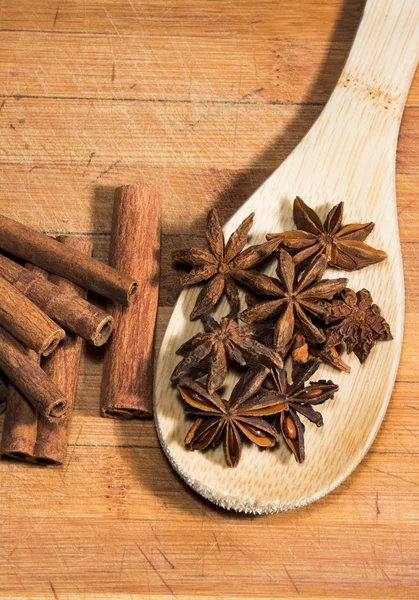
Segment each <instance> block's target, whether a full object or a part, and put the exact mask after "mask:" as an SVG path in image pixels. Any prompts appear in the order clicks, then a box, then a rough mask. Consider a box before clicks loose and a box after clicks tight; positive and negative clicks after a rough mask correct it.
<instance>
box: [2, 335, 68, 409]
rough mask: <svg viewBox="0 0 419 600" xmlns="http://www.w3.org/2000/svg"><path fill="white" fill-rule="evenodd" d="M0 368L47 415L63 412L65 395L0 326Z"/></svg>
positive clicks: (36, 407) (33, 404)
mask: <svg viewBox="0 0 419 600" xmlns="http://www.w3.org/2000/svg"><path fill="white" fill-rule="evenodd" d="M0 369H1V370H2V371H3V372H4V373H5V375H6V376H7V377H8V378H9V379H10V381H12V383H14V385H15V386H16V387H17V388H18V390H19V391H20V392H21V393H22V394H23V396H25V398H26V399H27V400H28V401H29V402H30V403H31V404H32V406H33V407H34V408H35V409H36V410H38V411H39V412H40V413H41V414H42V415H44V416H45V417H46V418H47V419H50V420H54V419H59V418H60V417H62V416H63V415H64V414H65V411H66V406H67V398H66V397H65V395H64V394H63V393H62V392H61V391H60V390H59V389H57V388H56V387H55V386H54V384H53V383H52V382H51V380H50V379H49V377H47V375H45V373H44V371H43V370H42V369H41V367H40V366H39V365H37V364H36V362H34V361H33V360H31V359H30V358H28V356H27V354H26V350H25V348H24V346H22V344H20V343H19V342H18V341H17V340H15V338H14V337H13V336H11V335H10V333H8V332H7V331H6V330H5V329H3V328H2V327H0Z"/></svg>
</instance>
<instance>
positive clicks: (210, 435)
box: [178, 367, 284, 467]
mask: <svg viewBox="0 0 419 600" xmlns="http://www.w3.org/2000/svg"><path fill="white" fill-rule="evenodd" d="M267 372H268V369H267V368H265V367H261V368H260V369H258V370H256V371H248V372H247V373H246V375H244V376H243V377H242V378H241V379H240V380H239V381H238V382H237V384H236V386H235V387H234V389H233V391H232V393H231V396H230V400H228V401H227V400H223V399H222V398H221V397H220V396H219V395H218V394H217V393H216V392H213V393H212V394H210V393H209V392H208V391H207V390H206V389H205V388H204V387H203V386H202V385H201V384H199V383H198V382H196V381H193V380H192V379H185V380H183V381H181V382H180V383H179V385H178V389H179V391H180V393H181V396H182V398H183V400H184V402H185V403H186V412H187V414H189V415H191V416H193V417H194V418H195V421H194V423H193V425H192V427H191V428H190V429H189V431H188V433H187V435H186V438H185V444H186V445H187V446H188V447H189V448H190V449H191V450H205V449H207V448H209V447H210V446H217V445H218V444H219V443H221V441H223V445H224V454H225V458H226V461H227V464H228V465H229V466H230V467H236V466H237V465H238V463H239V460H240V456H241V450H242V446H243V438H245V439H247V440H249V441H250V442H253V443H255V444H257V445H258V446H260V447H262V448H272V447H273V446H275V444H276V443H277V441H278V439H279V438H278V434H277V432H276V430H275V428H274V427H273V426H272V425H271V424H270V423H268V421H266V420H265V419H264V418H263V417H265V416H268V415H272V414H276V413H278V412H279V411H281V410H283V407H284V403H283V401H282V400H280V399H278V398H275V400H273V401H272V400H271V399H270V398H269V399H258V398H257V397H255V396H254V395H255V394H256V393H257V392H258V391H259V389H260V387H261V385H262V383H263V381H264V379H265V377H266V374H267Z"/></svg>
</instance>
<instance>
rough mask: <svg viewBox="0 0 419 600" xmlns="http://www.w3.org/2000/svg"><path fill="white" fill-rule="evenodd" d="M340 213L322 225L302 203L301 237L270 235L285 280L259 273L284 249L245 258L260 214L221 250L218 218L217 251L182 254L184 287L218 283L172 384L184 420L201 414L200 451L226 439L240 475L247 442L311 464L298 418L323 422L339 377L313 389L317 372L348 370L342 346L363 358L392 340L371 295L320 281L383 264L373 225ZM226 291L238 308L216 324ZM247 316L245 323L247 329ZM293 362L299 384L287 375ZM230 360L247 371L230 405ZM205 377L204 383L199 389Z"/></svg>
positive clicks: (205, 293) (199, 311)
mask: <svg viewBox="0 0 419 600" xmlns="http://www.w3.org/2000/svg"><path fill="white" fill-rule="evenodd" d="M342 214H343V203H341V204H339V205H337V206H335V207H334V208H333V209H332V210H331V211H330V212H329V214H328V216H327V218H326V220H325V222H324V223H323V224H322V223H321V222H320V220H319V218H318V216H317V215H316V213H315V212H314V211H312V210H311V209H310V208H309V207H308V206H307V205H306V204H305V203H304V202H303V201H302V200H301V199H300V198H297V199H296V201H295V203H294V219H295V222H296V224H297V227H299V230H297V231H293V232H285V234H275V235H274V234H270V235H269V236H268V238H271V239H269V242H272V241H275V240H276V242H277V243H281V242H282V243H283V245H284V246H285V247H287V248H288V250H289V252H288V251H286V250H285V249H284V248H280V249H279V250H278V251H277V257H278V265H277V270H276V273H277V276H278V278H274V277H268V275H266V274H264V273H260V272H259V271H257V270H254V269H252V268H251V267H253V266H256V265H257V264H258V263H259V262H261V261H260V260H259V259H255V256H257V255H258V256H259V258H260V257H262V255H263V256H264V257H266V256H268V255H269V254H271V253H272V252H274V251H275V247H268V249H267V247H266V246H264V245H263V244H262V245H261V246H257V247H251V248H249V249H247V250H243V248H244V245H245V243H246V238H247V234H248V232H249V230H250V227H251V223H252V220H253V215H250V217H248V219H246V220H245V221H244V222H243V223H242V225H241V226H240V227H239V229H238V230H237V231H236V232H235V233H234V234H233V235H232V236H231V238H230V240H229V242H228V243H227V246H226V247H225V248H224V238H223V235H222V231H221V226H220V223H219V221H218V217H217V214H216V212H214V211H211V212H210V215H209V218H208V227H207V239H208V243H209V246H210V249H211V254H210V253H208V252H205V251H202V250H199V249H192V250H186V251H181V252H179V253H177V254H176V255H175V258H176V259H177V260H178V261H180V262H184V263H187V264H190V265H191V266H192V267H193V269H192V271H191V272H190V273H189V274H188V275H187V276H186V277H185V279H184V283H185V284H187V285H188V284H189V285H190V284H193V283H198V282H201V281H206V280H210V281H209V283H208V284H206V286H205V287H204V288H203V289H202V290H201V293H200V295H199V297H198V300H197V303H196V305H195V308H194V310H193V311H192V315H191V319H194V318H196V317H197V316H201V321H202V324H203V327H204V332H199V333H197V334H196V335H195V336H193V337H192V338H191V339H190V340H188V341H187V342H185V343H184V344H183V345H182V346H181V347H180V348H179V349H178V351H177V354H179V355H180V356H182V357H183V358H182V360H181V361H180V362H179V363H178V365H177V366H176V368H175V370H174V371H173V373H172V377H171V379H172V382H173V383H175V384H177V387H178V389H179V392H180V395H181V398H182V399H183V405H184V408H185V412H186V414H187V415H188V416H190V417H193V418H194V422H193V424H192V426H191V427H190V429H189V431H188V433H187V435H186V438H185V444H186V446H187V447H188V448H190V449H191V450H205V449H207V448H209V447H210V446H216V445H218V444H219V443H221V440H223V441H224V453H225V457H226V461H227V464H228V465H229V466H231V467H235V466H237V464H238V462H239V459H240V455H241V449H242V445H243V439H247V440H250V441H252V442H254V443H256V444H258V445H260V446H263V447H265V448H273V447H275V446H276V444H277V442H278V441H279V440H278V435H280V436H282V437H283V438H284V440H285V443H286V444H287V446H288V447H289V449H290V450H291V451H292V453H293V454H294V457H295V459H296V461H297V462H299V463H302V462H303V461H304V458H305V441H304V432H305V425H304V423H303V421H302V420H301V419H302V417H304V418H305V419H307V420H309V421H311V422H312V423H314V424H316V425H317V426H318V427H320V426H322V425H323V417H322V415H321V413H320V412H319V411H317V410H315V409H314V408H313V407H314V406H318V405H320V404H323V403H324V402H326V401H327V400H329V399H331V398H333V397H334V395H335V393H336V392H337V391H338V386H337V385H336V384H335V383H333V382H332V381H330V380H324V379H320V380H319V381H317V382H309V380H310V378H311V377H312V375H314V373H315V372H316V371H317V369H318V367H319V365H320V364H321V363H325V364H327V365H330V366H332V367H333V368H335V369H338V370H340V371H344V372H347V373H349V372H350V370H351V369H350V367H349V365H347V364H346V363H345V362H344V360H343V359H342V357H341V353H342V351H343V348H344V344H345V343H346V349H347V351H348V352H349V353H350V352H352V351H353V352H355V354H356V355H357V356H358V358H359V359H360V360H361V362H363V361H364V360H366V358H367V356H368V355H369V352H370V351H371V349H372V347H373V346H374V345H375V343H376V342H377V341H380V340H385V339H391V333H390V328H389V325H388V323H387V322H386V321H385V320H384V318H383V317H382V315H381V311H380V309H379V308H378V306H377V305H375V304H373V303H372V298H371V295H370V293H369V292H368V291H367V290H361V291H360V292H358V294H355V293H354V292H353V291H352V290H350V289H347V288H346V285H347V283H348V279H346V278H343V277H341V278H338V279H322V278H323V276H324V273H325V270H326V268H327V265H328V264H331V265H333V266H336V267H338V268H342V269H344V268H345V269H347V270H353V269H359V268H362V267H364V266H367V265H369V264H373V263H375V262H379V261H380V260H383V259H384V258H385V256H386V255H385V253H384V252H381V251H380V250H375V249H374V248H371V247H370V246H368V245H367V244H365V243H364V240H365V238H366V237H367V235H368V234H369V233H370V231H371V230H372V228H373V226H374V225H373V223H367V224H365V225H348V226H346V227H341V222H342ZM262 247H263V252H261V251H260V248H262ZM232 248H234V251H233V250H232ZM255 249H257V250H255ZM245 258H248V259H249V260H246V259H245ZM308 259H311V260H308ZM214 282H215V283H214ZM236 282H239V283H241V284H242V285H244V286H246V288H248V289H249V290H250V291H251V293H248V294H246V303H247V306H248V308H246V309H245V310H244V311H243V312H242V313H241V314H240V315H237V311H238V308H239V304H240V302H239V296H238V291H237V286H236ZM232 283H233V284H234V287H232V285H231V284H232ZM224 291H226V295H227V299H228V301H229V303H230V306H231V311H230V313H229V315H228V316H226V317H223V318H221V320H220V322H217V321H216V320H215V319H213V318H212V317H210V316H208V315H206V313H207V312H208V311H209V310H210V309H211V308H212V307H213V306H215V305H216V303H217V302H218V300H219V299H220V297H221V295H222V293H223V292H224ZM204 315H205V316H204ZM239 318H240V319H241V320H242V321H244V322H245V323H246V324H245V325H242V324H239V321H238V319H239ZM313 357H314V358H313ZM289 362H291V368H290V369H289V370H290V371H291V376H292V383H289V382H288V377H287V371H286V369H288V368H289ZM230 363H234V364H235V365H236V366H237V368H239V369H240V368H241V369H242V370H243V369H246V370H245V372H244V374H243V375H242V376H241V378H240V380H239V381H238V383H237V384H236V386H235V388H234V389H233V392H232V394H231V397H230V399H229V400H224V399H222V398H221V396H220V395H218V394H217V392H216V390H218V389H219V388H220V387H221V386H222V385H223V384H224V382H225V381H226V377H227V374H228V370H229V366H230ZM203 378H205V384H204V383H202V382H199V381H198V380H199V379H203ZM306 384H307V385H306ZM272 427H274V428H275V429H276V432H277V434H278V435H276V436H275V435H274V433H273V430H272Z"/></svg>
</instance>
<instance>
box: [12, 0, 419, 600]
mask: <svg viewBox="0 0 419 600" xmlns="http://www.w3.org/2000/svg"><path fill="white" fill-rule="evenodd" d="M362 7H363V1H360V0H299V1H298V2H297V1H295V0H293V1H292V0H281V1H279V0H263V1H262V0H259V1H255V0H182V1H176V0H171V1H168V0H84V1H82V0H49V1H48V0H38V1H37V2H34V1H33V0H6V1H5V2H3V4H2V6H1V7H0V29H1V35H0V90H1V98H0V127H1V138H0V157H1V169H0V211H1V212H2V213H4V214H6V215H8V216H11V217H14V218H16V219H19V220H20V221H22V222H24V223H27V224H29V225H36V226H38V227H40V228H41V229H43V230H44V231H47V232H48V233H51V234H58V233H74V234H76V233H77V234H78V235H84V236H89V237H91V238H92V239H93V241H94V246H95V254H96V256H98V257H100V258H102V259H103V260H106V257H107V250H108V243H109V228H110V216H111V209H112V200H113V192H114V189H115V187H116V186H118V185H121V184H126V183H130V182H132V181H135V180H140V181H143V182H144V183H146V184H148V185H154V186H158V187H159V188H160V189H161V191H162V193H163V239H162V273H163V276H162V286H161V295H160V311H159V321H158V331H157V338H158V341H159V340H160V339H161V337H162V334H163V331H164V328H165V325H166V323H167V320H168V317H169V315H170V311H171V307H172V305H173V303H174V301H175V298H176V295H177V293H178V289H177V284H176V274H175V273H174V272H172V270H171V267H170V255H171V252H172V250H173V249H175V248H179V247H185V246H187V245H190V244H191V243H194V244H195V243H196V244H203V240H202V231H203V224H204V218H205V213H206V211H207V210H208V208H209V207H210V206H217V207H218V208H219V210H220V212H221V213H222V217H223V218H227V217H228V216H230V215H231V214H232V213H233V212H234V211H235V210H236V209H237V208H238V207H239V206H240V204H241V203H242V202H243V201H244V199H246V198H247V197H248V196H249V195H250V194H251V193H252V192H253V191H254V190H255V189H256V188H257V187H258V185H259V184H260V183H261V182H262V181H263V180H264V179H265V178H266V177H267V175H268V174H269V173H270V172H271V171H272V170H273V169H274V168H275V167H276V166H278V164H279V163H280V162H281V161H282V160H283V159H284V157H286V156H287V154H288V153H289V152H290V150H291V149H292V148H293V147H294V146H295V144H296V143H297V142H298V141H299V140H300V139H301V137H302V136H303V135H304V133H305V132H306V131H307V130H308V129H309V127H310V126H311V124H312V123H313V122H314V120H315V119H316V117H317V116H318V115H319V113H320V111H321V110H322V107H323V105H324V103H325V101H326V100H327V98H328V96H329V94H330V92H331V90H332V89H333V87H334V85H335V83H336V80H337V79H338V77H339V74H340V70H341V68H342V66H343V63H344V60H345V57H346V54H347V52H348V50H349V47H350V44H351V41H352V39H353V36H354V33H355V31H356V27H357V24H358V22H359V19H360V16H361V13H362ZM418 122H419V77H418V76H417V77H416V79H415V81H414V84H413V87H412V89H411V93H410V96H409V99H408V103H407V108H406V112H405V116H404V119H403V124H402V129H401V135H400V144H399V154H398V165H397V189H398V212H399V223H400V233H401V240H402V249H403V257H404V266H405V280H406V334H405V344H404V350H403V354H402V360H401V364H400V368H399V372H398V377H397V382H396V386H395V390H394V394H393V398H392V401H391V404H390V408H389V410H388V413H387V416H386V418H385V420H384V423H383V426H382V429H381V431H380V433H379V435H378V437H377V439H376V441H375V443H374V445H373V447H372V449H371V451H370V452H369V454H368V455H367V457H366V459H365V460H364V461H363V462H362V464H361V465H360V466H359V467H358V469H357V470H356V472H355V473H354V474H353V475H352V476H351V477H350V478H349V479H348V480H347V481H346V482H345V483H344V484H343V485H342V486H340V488H338V489H337V490H336V491H335V492H333V493H332V494H330V495H329V496H328V497H326V498H324V499H322V500H321V501H319V502H317V503H315V504H313V505H310V506H307V507H305V508H303V509H300V510H297V511H294V512H291V513H286V514H280V515H275V516H268V517H254V518H252V517H248V516H247V517H245V516H238V515H234V514H229V513H227V512H223V511H221V510H218V509H216V508H215V507H213V506H212V505H210V504H208V503H206V502H205V501H203V500H202V499H200V498H199V497H197V496H196V495H195V494H193V493H192V492H190V491H189V489H187V488H186V487H185V486H184V485H183V483H182V482H181V481H180V480H179V479H178V478H177V477H176V476H175V474H174V473H173V472H172V471H171V469H170V467H169V465H168V463H167V462H166V460H165V458H164V456H163V454H162V452H161V450H160V448H159V445H158V442H157V439H156V435H155V432H154V427H153V423H152V422H118V421H112V420H104V419H101V418H100V417H99V412H98V402H99V384H100V374H101V360H102V352H101V351H100V350H92V349H91V348H89V349H87V350H86V351H85V353H84V357H83V363H82V369H81V378H80V382H79V389H78V397H77V411H76V415H75V417H74V420H73V424H72V429H71V439H70V448H69V456H68V461H67V464H66V465H65V466H63V467H62V468H43V467H39V468H37V467H31V466H26V465H24V464H17V463H11V462H5V461H2V462H1V463H0V487H1V493H0V595H1V597H4V598H8V599H9V598H15V597H16V598H42V599H45V598H55V599H57V598H59V599H60V600H61V599H65V598H77V599H82V598H137V597H144V598H163V597H171V596H173V597H174V598H185V599H189V598H195V597H199V598H226V597H232V598H241V599H245V598H297V597H298V598H306V599H307V600H308V599H310V600H311V599H315V598H355V599H357V600H361V599H364V598H365V599H367V598H368V599H369V598H377V599H378V598H379V599H384V598H400V599H403V600H405V599H412V598H419V565H418V556H419V526H418V517H419V511H418V501H419V493H418V486H419V477H418V473H419V464H418V439H419V421H418V418H417V417H418V413H417V411H418V409H419V402H418V391H419V376H418V371H417V368H416V365H417V361H418V357H419V343H418V335H419V315H418V309H419V300H418V299H417V295H418V291H419V284H418V274H419V254H418V249H419V246H418V242H419V226H418V225H419V210H418V207H417V190H418V187H419V186H418V182H419V171H418V164H419V160H418V148H419V140H418V138H419V124H418ZM402 309H403V308H402V307H400V310H402Z"/></svg>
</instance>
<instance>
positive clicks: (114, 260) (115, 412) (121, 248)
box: [101, 185, 160, 419]
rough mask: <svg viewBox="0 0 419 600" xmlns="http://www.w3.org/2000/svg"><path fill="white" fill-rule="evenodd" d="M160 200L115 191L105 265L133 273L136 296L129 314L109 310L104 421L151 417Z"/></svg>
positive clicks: (145, 193)
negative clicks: (112, 324) (110, 323)
mask: <svg viewBox="0 0 419 600" xmlns="http://www.w3.org/2000/svg"><path fill="white" fill-rule="evenodd" d="M159 249H160V197H159V194H158V192H156V191H154V190H148V189H145V188H142V187H140V186H138V185H131V186H126V187H123V188H120V189H118V190H117V193H116V197H115V204H114V212H113V220H112V233H111V244H110V264H111V265H112V266H114V267H115V268H117V269H120V270H122V271H127V272H129V273H133V275H134V276H135V277H136V278H137V280H138V285H139V290H140V291H139V293H138V294H137V295H136V296H135V297H134V298H133V299H132V301H131V304H130V306H129V307H128V308H124V307H121V306H117V305H115V304H114V305H112V306H111V307H110V309H109V310H110V313H111V314H112V315H113V317H114V319H115V327H114V332H113V334H112V337H111V339H110V340H109V343H108V345H107V346H106V347H105V359H104V368H103V378H102V388H101V414H102V416H103V417H119V418H123V419H130V418H133V417H149V416H151V415H152V411H153V408H152V407H153V338H154V328H155V322H156V315H157V305H158V289H159V286H158V278H159V256H158V254H159Z"/></svg>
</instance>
